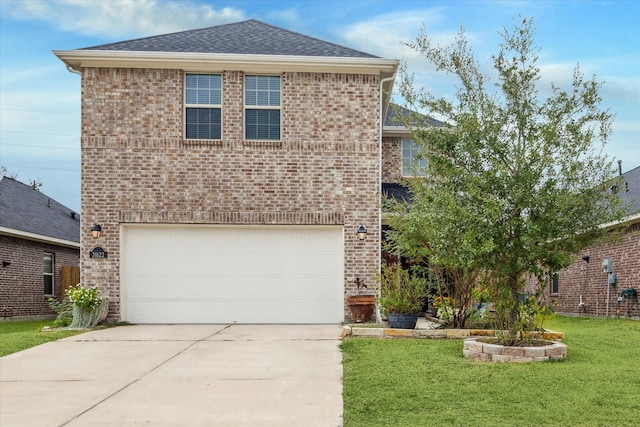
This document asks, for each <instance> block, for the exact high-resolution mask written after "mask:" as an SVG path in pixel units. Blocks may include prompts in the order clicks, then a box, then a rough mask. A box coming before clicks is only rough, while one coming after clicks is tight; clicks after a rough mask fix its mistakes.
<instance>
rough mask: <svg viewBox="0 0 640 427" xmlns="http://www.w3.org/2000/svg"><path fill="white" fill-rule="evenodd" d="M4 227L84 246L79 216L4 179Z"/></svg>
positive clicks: (0, 192)
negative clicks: (81, 243)
mask: <svg viewBox="0 0 640 427" xmlns="http://www.w3.org/2000/svg"><path fill="white" fill-rule="evenodd" d="M0 227H4V228H9V229H13V230H19V231H23V232H27V233H33V234H38V235H41V236H46V237H51V238H55V239H62V240H67V241H70V242H80V215H79V214H77V213H75V212H73V211H72V210H71V209H69V208H67V207H66V206H64V205H62V204H60V203H58V202H56V201H55V200H53V199H52V198H50V197H48V196H47V195H46V194H43V193H41V192H39V191H36V190H34V189H33V188H32V187H31V186H30V185H26V184H23V183H21V182H19V181H16V180H13V179H11V178H8V177H4V178H3V177H0Z"/></svg>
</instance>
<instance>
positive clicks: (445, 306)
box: [433, 296, 460, 323]
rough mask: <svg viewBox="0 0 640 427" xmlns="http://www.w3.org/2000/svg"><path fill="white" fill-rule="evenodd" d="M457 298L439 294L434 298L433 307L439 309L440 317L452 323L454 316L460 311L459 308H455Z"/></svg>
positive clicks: (438, 314)
mask: <svg viewBox="0 0 640 427" xmlns="http://www.w3.org/2000/svg"><path fill="white" fill-rule="evenodd" d="M453 304H455V300H454V299H453V298H450V297H443V296H438V297H435V298H434V299H433V307H434V308H436V309H437V310H438V312H437V316H438V319H440V320H442V321H444V322H446V323H451V322H453V316H455V315H456V314H458V313H459V312H460V309H459V308H454V307H453Z"/></svg>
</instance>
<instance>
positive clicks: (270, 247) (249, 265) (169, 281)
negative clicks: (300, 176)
mask: <svg viewBox="0 0 640 427" xmlns="http://www.w3.org/2000/svg"><path fill="white" fill-rule="evenodd" d="M343 247H344V246H343V236H342V227H340V226H318V227H307V226H286V227H285V226H197V225H193V226H192V225H180V226H175V225H123V226H122V230H121V254H122V259H121V260H122V262H121V288H122V289H121V292H122V317H123V320H126V321H129V322H132V323H229V322H238V323H338V322H341V321H342V320H343V318H344V314H343V265H344V249H343Z"/></svg>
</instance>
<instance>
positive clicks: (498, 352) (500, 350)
mask: <svg viewBox="0 0 640 427" xmlns="http://www.w3.org/2000/svg"><path fill="white" fill-rule="evenodd" d="M481 339H482V338H467V339H465V340H464V348H463V350H462V354H463V355H464V357H466V358H467V359H471V360H480V361H484V362H500V363H509V362H544V361H547V360H561V359H564V358H565V357H567V345H566V344H563V343H561V342H552V341H549V343H548V345H545V346H538V347H516V346H505V345H501V344H493V343H485V342H481V341H480V340H481Z"/></svg>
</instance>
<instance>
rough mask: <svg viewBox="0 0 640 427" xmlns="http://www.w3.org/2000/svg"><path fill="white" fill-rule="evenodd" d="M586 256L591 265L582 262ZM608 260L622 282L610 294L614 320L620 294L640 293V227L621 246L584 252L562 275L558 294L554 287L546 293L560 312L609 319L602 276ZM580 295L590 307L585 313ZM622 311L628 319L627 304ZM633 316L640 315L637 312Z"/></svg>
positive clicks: (597, 248)
mask: <svg viewBox="0 0 640 427" xmlns="http://www.w3.org/2000/svg"><path fill="white" fill-rule="evenodd" d="M586 255H588V256H589V262H588V263H587V262H586V261H584V260H583V259H582V257H583V256H586ZM605 258H609V259H611V260H612V261H613V270H614V272H615V273H616V275H617V281H618V284H617V285H615V286H611V290H610V296H609V315H610V316H612V315H615V304H616V298H617V297H618V294H619V293H620V291H622V290H624V289H627V288H635V289H636V290H637V291H638V292H640V223H636V224H634V225H632V226H631V227H629V228H628V230H627V231H626V233H625V234H624V236H623V238H622V240H621V241H619V242H618V243H614V244H601V245H595V246H592V247H590V248H588V249H585V250H584V251H582V252H580V253H579V254H578V255H577V256H576V259H575V261H574V262H573V263H572V264H571V265H570V266H569V267H568V268H567V269H565V270H562V271H561V272H560V273H559V283H558V293H557V294H552V293H551V285H549V286H548V287H547V289H546V291H545V294H546V295H547V298H549V299H552V300H557V301H558V307H557V308H556V311H557V312H560V313H575V314H578V313H586V314H590V315H599V316H604V315H605V311H606V302H607V274H605V273H603V272H602V261H603V260H604V259H605ZM531 289H532V288H529V290H531ZM580 295H582V300H583V302H584V303H585V304H586V307H585V308H584V310H579V309H578V304H579V303H580ZM622 310H623V313H624V314H625V315H626V312H627V306H626V303H623V305H622ZM632 313H633V315H634V316H637V315H638V313H637V312H636V311H635V309H634V310H632Z"/></svg>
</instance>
